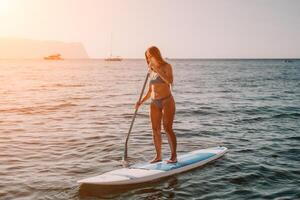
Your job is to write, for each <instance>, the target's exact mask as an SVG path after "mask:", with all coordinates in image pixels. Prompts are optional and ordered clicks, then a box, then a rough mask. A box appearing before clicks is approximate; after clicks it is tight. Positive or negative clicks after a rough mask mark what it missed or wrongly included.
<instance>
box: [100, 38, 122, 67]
mask: <svg viewBox="0 0 300 200" xmlns="http://www.w3.org/2000/svg"><path fill="white" fill-rule="evenodd" d="M104 60H105V61H122V60H123V58H121V56H113V55H112V33H111V35H110V56H109V57H107V58H105V59H104Z"/></svg>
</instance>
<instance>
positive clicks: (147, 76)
mask: <svg viewBox="0 0 300 200" xmlns="http://www.w3.org/2000/svg"><path fill="white" fill-rule="evenodd" d="M149 75H150V71H148V72H147V75H146V78H145V81H144V85H143V88H142V92H141V94H140V98H139V101H138V102H140V101H141V100H142V97H143V94H144V90H145V87H146V84H147V81H148V78H149ZM137 111H138V107H137V108H136V109H135V111H134V114H133V117H132V120H131V124H130V128H129V131H128V133H127V136H126V141H125V149H124V157H123V160H126V158H127V146H128V140H129V135H130V133H131V130H132V127H133V123H134V120H135V117H136V114H137Z"/></svg>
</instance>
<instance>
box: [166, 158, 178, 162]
mask: <svg viewBox="0 0 300 200" xmlns="http://www.w3.org/2000/svg"><path fill="white" fill-rule="evenodd" d="M166 162H167V163H177V158H176V157H175V158H171V159H169V160H167V161H166Z"/></svg>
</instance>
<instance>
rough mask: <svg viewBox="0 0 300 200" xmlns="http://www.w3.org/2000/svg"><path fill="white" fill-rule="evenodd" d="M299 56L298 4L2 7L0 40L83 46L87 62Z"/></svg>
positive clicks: (225, 1) (220, 1)
mask: <svg viewBox="0 0 300 200" xmlns="http://www.w3.org/2000/svg"><path fill="white" fill-rule="evenodd" d="M111 32H112V33H113V54H114V55H120V56H123V57H132V58H140V57H143V56H144V52H145V50H146V48H147V47H149V46H151V45H156V46H158V47H159V48H160V49H161V51H162V54H163V56H164V57H170V58H175V57H179V58H228V57H229V58H241V57H242V58H255V57H259V58H261V57H300V0H248V1H246V0H0V37H17V38H29V39H38V40H59V41H66V42H81V43H83V44H84V46H85V48H86V50H87V52H88V54H89V56H90V57H93V58H99V57H105V56H108V55H109V49H110V35H111Z"/></svg>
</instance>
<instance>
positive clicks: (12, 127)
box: [0, 60, 300, 200]
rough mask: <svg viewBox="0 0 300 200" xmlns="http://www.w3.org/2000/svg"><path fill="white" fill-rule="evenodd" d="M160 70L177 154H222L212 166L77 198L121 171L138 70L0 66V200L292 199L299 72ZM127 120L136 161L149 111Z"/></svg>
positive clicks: (268, 67) (298, 190) (217, 63)
mask: <svg viewBox="0 0 300 200" xmlns="http://www.w3.org/2000/svg"><path fill="white" fill-rule="evenodd" d="M169 62H170V63H171V64H172V65H173V70H174V82H175V85H174V88H173V95H174V99H175V101H176V109H177V110H176V116H175V121H174V131H175V133H176V135H177V140H178V154H181V153H184V152H189V151H192V150H195V149H200V148H206V147H212V146H217V145H224V146H226V147H228V148H229V152H228V153H227V154H226V155H225V156H224V157H223V158H221V159H219V160H218V161H216V162H214V163H211V164H209V165H206V166H205V167H202V168H199V169H195V170H192V171H189V172H186V173H183V174H179V175H176V176H172V177H169V178H166V179H163V180H160V181H157V182H154V183H150V184H149V183H148V184H140V185H139V186H133V187H129V188H124V187H110V188H101V187H100V188H99V187H96V188H84V187H79V185H78V184H77V183H76V181H77V180H79V179H82V178H86V177H89V176H94V175H98V174H101V173H104V172H107V171H110V170H113V169H118V168H120V167H121V163H120V160H121V157H122V153H123V143H124V137H125V135H126V134H127V131H128V129H129V125H130V121H131V117H132V114H133V112H134V103H135V102H136V101H137V99H138V97H139V93H140V90H141V87H142V84H143V81H144V78H145V75H146V64H145V61H144V60H125V61H123V62H115V63H111V64H109V63H106V62H104V61H102V60H65V61H54V62H51V61H40V60H1V61H0V97H1V98H0V199H3V200H6V199H82V200H87V199H300V162H299V161H300V156H299V155H300V145H299V143H300V61H299V60H298V61H297V60H296V61H294V62H291V63H285V62H283V61H282V60H170V61H169ZM138 113H139V114H138V116H137V118H136V121H135V124H134V128H133V132H132V135H131V138H130V144H129V155H130V156H131V157H132V158H133V159H134V160H136V161H137V162H147V161H148V160H150V159H152V158H153V156H154V146H153V144H152V137H151V129H150V127H151V126H150V119H149V101H148V102H146V103H145V104H144V105H143V106H142V107H141V108H140V109H139V112H138ZM163 141H164V143H163V156H164V159H167V158H169V155H170V151H169V146H168V143H167V138H166V135H165V134H163Z"/></svg>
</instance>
